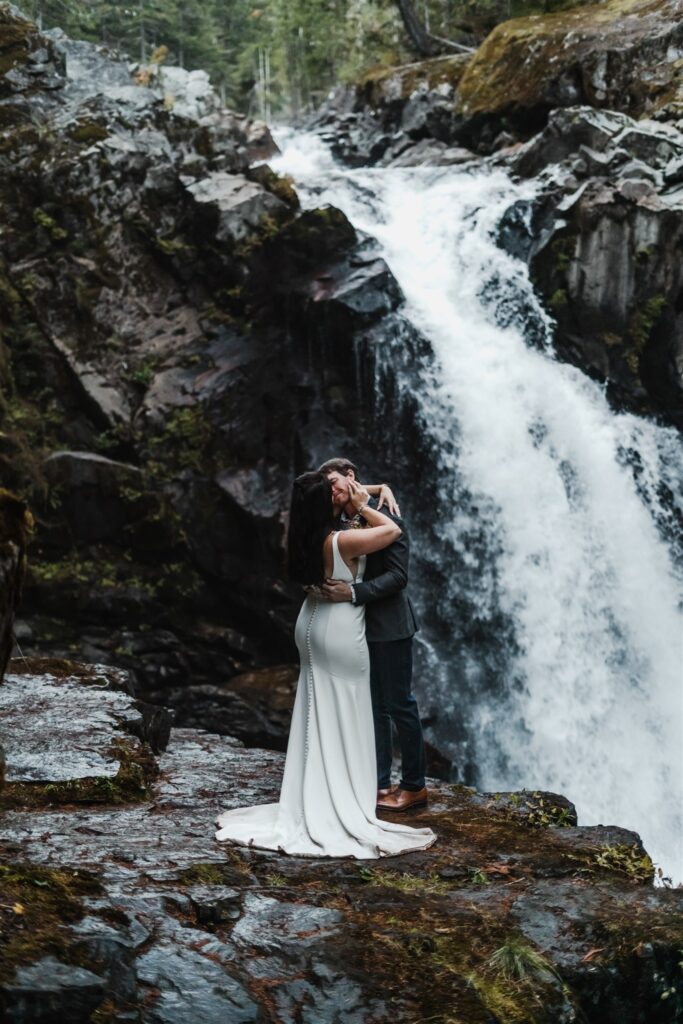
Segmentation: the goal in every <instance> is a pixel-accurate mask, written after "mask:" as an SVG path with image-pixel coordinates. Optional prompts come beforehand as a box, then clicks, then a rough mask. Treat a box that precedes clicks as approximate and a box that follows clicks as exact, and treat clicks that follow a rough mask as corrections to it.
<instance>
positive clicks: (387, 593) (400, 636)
mask: <svg viewBox="0 0 683 1024" xmlns="http://www.w3.org/2000/svg"><path fill="white" fill-rule="evenodd" d="M371 504H372V506H373V508H377V500H376V499H375V498H373V499H371ZM382 511H383V512H385V513H386V514H387V515H389V513H388V512H387V511H386V507H385V508H383V509H382ZM389 517H390V518H391V519H393V520H394V522H395V523H398V525H399V526H400V527H401V529H402V530H403V533H402V534H401V536H400V537H399V538H398V540H395V541H394V543H393V544H390V545H389V547H388V548H383V550H382V551H375V552H373V554H371V555H368V556H367V562H366V565H365V573H364V575H363V582H362V583H354V585H353V586H354V590H355V592H356V604H364V605H365V635H366V637H367V639H368V640H370V641H372V640H405V639H407V638H408V637H411V636H413V635H414V634H415V633H416V632H417V630H418V629H419V628H420V626H419V624H418V621H417V616H416V614H415V609H414V608H413V604H412V601H411V600H410V598H409V597H408V594H407V593H406V585H407V583H408V563H409V561H410V541H409V539H408V533H407V531H406V527H405V523H404V522H403V520H402V519H400V518H399V517H398V516H389Z"/></svg>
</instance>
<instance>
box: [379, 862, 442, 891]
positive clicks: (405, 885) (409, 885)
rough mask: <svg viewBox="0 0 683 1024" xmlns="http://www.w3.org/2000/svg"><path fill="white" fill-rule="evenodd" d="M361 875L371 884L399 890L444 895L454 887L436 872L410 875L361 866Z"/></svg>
mask: <svg viewBox="0 0 683 1024" xmlns="http://www.w3.org/2000/svg"><path fill="white" fill-rule="evenodd" d="M360 876H361V878H362V879H363V881H364V882H367V883H368V884H369V885H374V886H383V887H385V888H387V889H398V891H399V892H407V893H427V894H433V895H442V894H443V893H447V892H450V891H451V889H452V886H451V885H450V884H449V883H448V882H445V881H444V880H443V879H441V878H439V876H438V875H436V874H434V873H432V874H429V875H427V876H425V877H422V876H420V875H410V874H408V872H406V871H404V872H398V871H378V870H376V869H375V868H361V869H360Z"/></svg>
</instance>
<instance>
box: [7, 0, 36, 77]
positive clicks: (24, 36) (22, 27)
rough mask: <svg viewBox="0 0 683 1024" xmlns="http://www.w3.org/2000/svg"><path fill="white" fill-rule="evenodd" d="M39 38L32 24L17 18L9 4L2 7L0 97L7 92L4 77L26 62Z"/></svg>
mask: <svg viewBox="0 0 683 1024" xmlns="http://www.w3.org/2000/svg"><path fill="white" fill-rule="evenodd" d="M37 36H38V29H37V28H36V26H35V25H34V24H33V23H32V22H30V21H27V20H26V19H24V18H17V17H15V15H14V14H13V13H12V9H11V7H10V5H9V4H2V5H0V96H2V95H4V94H5V93H6V91H7V90H6V87H5V86H3V83H2V77H3V76H4V75H6V74H7V72H8V71H11V70H12V68H13V67H15V65H16V64H18V63H20V62H22V63H23V62H24V61H25V60H26V57H27V55H28V53H29V52H30V50H31V49H32V48H33V45H34V43H35V41H36V38H37Z"/></svg>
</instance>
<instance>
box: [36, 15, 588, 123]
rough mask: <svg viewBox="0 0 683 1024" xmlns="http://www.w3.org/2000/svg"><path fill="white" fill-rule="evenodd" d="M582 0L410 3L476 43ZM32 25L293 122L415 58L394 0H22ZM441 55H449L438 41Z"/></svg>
mask: <svg viewBox="0 0 683 1024" xmlns="http://www.w3.org/2000/svg"><path fill="white" fill-rule="evenodd" d="M581 2H583V0H415V2H414V3H412V4H407V3H406V2H405V0H404V2H403V4H402V6H403V7H404V8H405V7H406V6H409V7H410V8H412V11H413V12H414V14H415V17H416V18H417V19H418V20H419V22H420V24H421V25H422V26H424V27H425V29H426V30H427V31H428V32H430V33H431V34H433V36H436V37H440V38H442V39H444V40H454V41H456V42H459V43H462V44H464V45H468V46H476V45H478V44H479V43H480V42H481V40H482V39H483V38H484V37H485V36H486V35H487V34H488V32H489V31H490V30H491V29H492V28H493V27H494V25H496V24H498V22H500V21H503V20H505V19H507V18H510V17H516V16H519V15H524V14H535V13H547V12H549V11H554V10H559V9H563V8H566V7H572V6H576V5H577V3H581ZM19 6H20V9H21V10H22V11H23V12H24V13H25V14H27V15H28V16H29V17H31V18H32V19H33V20H34V21H36V23H37V24H38V25H39V27H41V28H53V27H55V26H58V27H60V28H62V29H64V31H65V32H66V33H67V34H68V35H70V36H72V37H73V38H75V39H88V40H90V41H93V42H97V43H103V44H105V45H106V46H108V47H111V48H112V49H115V50H118V51H120V52H122V53H125V54H127V55H129V57H130V58H131V59H132V60H136V61H140V62H141V63H148V62H155V63H162V64H163V63H164V62H165V63H167V64H179V65H181V66H182V67H184V68H187V69H188V70H192V69H195V68H203V69H204V70H206V71H207V72H208V73H209V75H210V77H211V81H212V83H213V85H214V86H215V87H216V89H217V90H218V91H219V92H220V94H221V96H222V99H223V102H224V103H226V104H227V105H229V106H230V107H232V108H233V109H235V110H238V111H241V112H244V113H247V114H249V115H250V116H266V117H268V118H270V117H272V116H275V117H277V116H278V115H280V116H284V117H288V118H294V119H296V118H297V117H298V116H299V114H301V113H303V112H305V111H307V110H310V109H312V108H314V107H316V106H317V105H318V104H319V103H320V102H321V100H322V99H323V98H324V97H325V95H326V94H327V92H328V91H329V90H330V88H332V86H334V85H335V84H337V83H338V82H345V81H355V80H357V79H358V78H359V77H360V76H362V75H363V74H364V73H365V72H366V71H369V70H370V69H372V68H375V67H377V66H384V67H388V66H392V65H395V64H404V63H406V62H409V61H411V60H414V59H416V56H417V55H416V52H415V49H414V47H413V46H412V45H411V40H410V38H409V36H408V34H407V32H406V30H405V26H404V22H403V19H402V17H401V12H400V10H399V7H400V6H401V4H400V3H399V2H397V0H262V2H259V0H228V2H225V0H133V2H130V0H129V2H123V0H25V2H24V3H22V4H20V5H19ZM443 52H449V49H448V47H444V51H443Z"/></svg>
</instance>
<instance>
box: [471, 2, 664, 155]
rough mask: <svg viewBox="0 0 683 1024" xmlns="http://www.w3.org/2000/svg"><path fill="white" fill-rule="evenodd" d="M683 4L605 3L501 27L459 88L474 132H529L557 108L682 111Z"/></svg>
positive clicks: (516, 20) (638, 112)
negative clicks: (480, 125) (480, 127)
mask: <svg viewBox="0 0 683 1024" xmlns="http://www.w3.org/2000/svg"><path fill="white" fill-rule="evenodd" d="M682 15H683V5H682V4H681V0H606V2H604V3H599V4H594V5H592V6H589V7H581V8H578V9H575V10H570V11H561V12H558V13H556V14H549V15H543V16H540V15H537V16H532V17H528V18H514V19H512V20H511V21H506V22H503V23H502V24H500V25H498V26H497V27H496V28H495V29H494V30H493V31H492V32H491V34H490V35H489V36H488V37H487V38H486V40H485V41H484V43H483V44H482V45H481V46H480V48H479V49H478V50H477V52H476V54H475V56H474V57H473V59H472V61H471V62H470V63H469V64H468V66H467V69H466V70H465V73H464V75H463V76H462V79H461V80H460V83H459V85H458V96H457V103H456V106H457V109H458V111H459V112H460V113H461V114H462V116H463V117H464V118H466V119H467V120H468V121H469V122H470V125H469V131H473V130H474V129H475V127H476V122H477V121H478V120H480V121H482V122H485V123H486V124H487V125H488V126H489V134H491V128H490V126H491V125H493V126H494V127H493V131H494V132H495V131H497V130H500V128H501V127H502V126H505V127H508V128H510V127H512V128H513V129H516V130H517V131H520V132H521V133H522V134H526V135H529V134H531V133H533V132H534V131H537V130H538V129H539V128H541V127H542V126H543V124H544V122H545V119H546V118H547V115H548V113H549V111H550V110H553V109H555V108H557V107H569V106H576V105H577V104H581V103H586V104H590V105H591V106H593V107H598V108H606V109H607V110H618V111H622V112H624V113H627V114H630V115H631V116H632V117H640V116H642V115H646V116H653V115H654V114H659V115H660V116H662V117H667V116H668V117H672V118H680V117H681V116H683V66H682V65H681V58H680V53H681V48H682V47H683V17H682Z"/></svg>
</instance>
